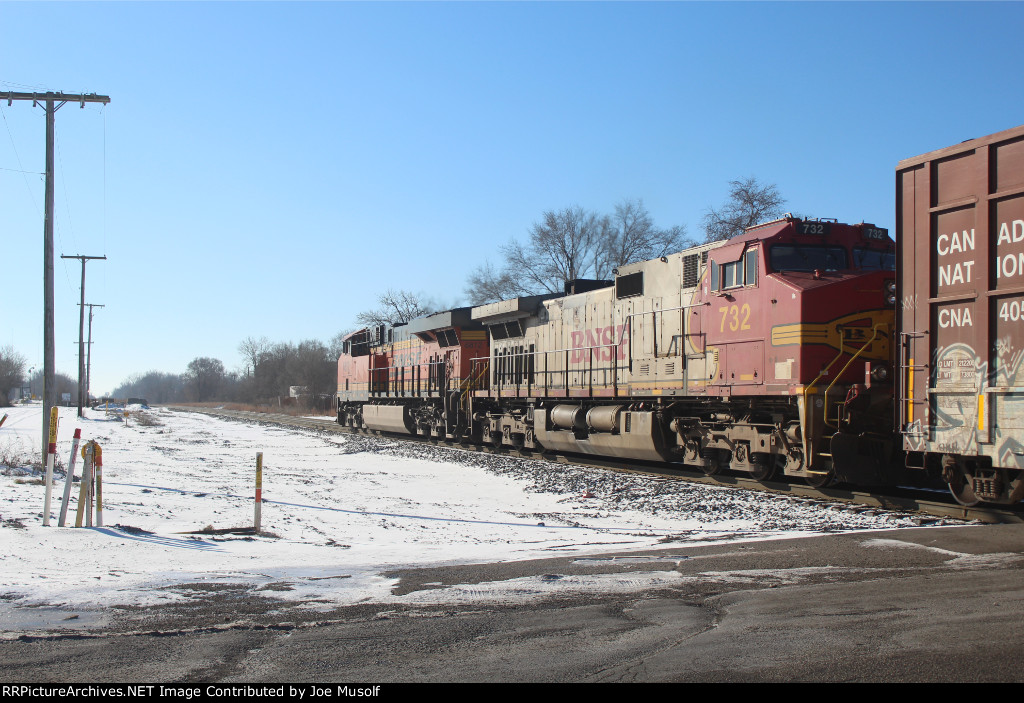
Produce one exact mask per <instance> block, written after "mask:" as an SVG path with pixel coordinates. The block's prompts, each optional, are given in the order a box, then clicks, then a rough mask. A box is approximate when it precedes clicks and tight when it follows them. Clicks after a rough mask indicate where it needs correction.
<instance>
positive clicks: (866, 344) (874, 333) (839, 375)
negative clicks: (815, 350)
mask: <svg viewBox="0 0 1024 703" xmlns="http://www.w3.org/2000/svg"><path fill="white" fill-rule="evenodd" d="M883 326H887V325H885V323H879V324H877V325H875V326H874V327H872V328H871V338H870V339H868V341H866V342H864V345H863V346H862V347H861V348H860V349H858V350H857V353H856V354H854V355H853V356H851V357H850V360H849V361H847V362H846V365H845V366H843V368H842V369H840V371H839V373H837V374H836V377H835V380H833V381H832V383H830V384H828V387H827V388H826V389H825V393H824V395H823V396H822V397H823V400H824V403H825V421H824V424H825V425H826V426H827V427H833V425H831V424H830V423H829V421H828V392H829V391H830V390H832V386H834V385H836V383H838V382H839V379H840V378H842V376H843V374H844V373H846V369H848V368H850V364H852V363H853V362H854V360H855V359H856V358H857V357H858V356H860V355H861V354H863V353H864V351H865V350H866V349H867V348H868V347H869V346H871V343H872V342H874V341H875V338H876V337H878V328H879V327H883ZM840 346H842V344H841V343H840ZM834 427H835V429H837V430H838V429H839V423H838V422H837V423H836V424H835V425H834Z"/></svg>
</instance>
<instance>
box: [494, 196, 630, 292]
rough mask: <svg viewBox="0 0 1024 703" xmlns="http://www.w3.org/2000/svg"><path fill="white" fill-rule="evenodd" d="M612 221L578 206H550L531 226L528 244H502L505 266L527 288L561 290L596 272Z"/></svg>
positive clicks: (542, 290)
mask: <svg viewBox="0 0 1024 703" xmlns="http://www.w3.org/2000/svg"><path fill="white" fill-rule="evenodd" d="M609 228H610V222H609V220H608V218H607V217H603V216H600V215H597V214H595V213H592V212H587V211H585V210H584V209H583V208H581V207H579V206H578V205H577V206H573V207H567V208H565V209H564V210H560V211H558V212H555V211H554V210H548V211H547V212H545V213H544V214H543V215H542V216H541V221H540V222H535V223H534V224H533V226H532V227H531V228H530V236H529V240H528V242H527V244H526V245H523V244H520V243H519V242H516V241H513V242H510V243H509V244H508V245H507V246H504V247H502V253H503V254H504V255H505V261H506V265H505V270H506V271H507V272H509V274H510V275H512V276H515V277H516V279H517V280H518V281H519V282H520V285H522V286H523V288H525V289H526V290H529V291H533V292H538V293H560V292H562V290H564V287H565V283H566V281H572V280H574V279H577V278H586V277H588V276H592V277H594V276H596V274H597V267H598V266H599V264H600V262H601V258H602V256H601V254H602V251H603V249H604V248H605V241H606V239H607V237H608V233H609Z"/></svg>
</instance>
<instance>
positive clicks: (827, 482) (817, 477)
mask: <svg viewBox="0 0 1024 703" xmlns="http://www.w3.org/2000/svg"><path fill="white" fill-rule="evenodd" d="M804 480H805V481H807V485H808V486H810V487H811V488H818V489H821V488H827V487H828V486H831V485H832V484H833V483H835V480H836V472H835V470H834V469H831V468H830V469H829V470H828V473H823V474H818V473H815V474H812V473H808V474H807V475H806V476H805V477H804Z"/></svg>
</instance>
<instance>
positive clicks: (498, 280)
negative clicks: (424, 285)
mask: <svg viewBox="0 0 1024 703" xmlns="http://www.w3.org/2000/svg"><path fill="white" fill-rule="evenodd" d="M687 244H689V242H688V241H687V240H686V228H685V227H682V226H676V227H670V228H668V229H661V228H659V227H657V226H656V225H655V224H654V221H653V219H652V218H651V216H650V213H648V212H647V209H646V208H645V207H644V204H643V201H642V200H623V201H622V202H620V203H619V204H618V205H616V206H615V214H614V215H610V216H609V215H598V214H595V213H592V212H587V211H585V210H583V209H582V208H580V207H578V206H574V207H569V208H565V209H564V210H559V211H554V210H549V211H547V212H545V213H544V214H543V215H542V217H541V221H540V222H536V223H534V224H533V226H532V227H531V228H530V232H529V239H528V241H527V242H526V243H525V244H523V243H520V242H516V241H513V242H510V243H509V244H508V245H506V246H503V247H501V253H502V254H503V255H504V257H505V264H504V266H503V267H502V268H501V269H500V270H497V269H495V268H494V267H493V266H492V265H491V264H490V262H486V263H485V264H483V265H482V266H478V267H477V268H476V269H475V270H474V271H473V273H471V274H470V276H469V278H468V279H467V281H466V288H465V293H466V296H467V297H468V298H469V302H470V304H472V305H483V304H485V303H493V302H495V301H497V300H507V299H508V298H514V297H516V296H520V295H535V294H538V293H561V292H562V291H563V290H564V289H565V283H566V282H567V281H571V280H573V279H576V278H597V279H606V278H611V276H612V269H613V268H615V267H616V266H621V265H623V264H628V263H631V262H633V261H643V260H645V259H653V258H656V257H659V256H664V255H665V254H667V253H669V252H672V251H678V250H680V249H682V248H684V247H686V246H687Z"/></svg>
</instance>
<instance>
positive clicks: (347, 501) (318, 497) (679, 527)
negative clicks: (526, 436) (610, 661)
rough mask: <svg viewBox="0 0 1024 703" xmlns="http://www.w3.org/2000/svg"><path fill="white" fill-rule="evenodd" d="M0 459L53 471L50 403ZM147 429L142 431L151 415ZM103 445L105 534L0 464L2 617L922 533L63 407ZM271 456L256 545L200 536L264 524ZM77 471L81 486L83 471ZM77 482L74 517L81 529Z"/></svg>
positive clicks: (384, 585) (506, 591)
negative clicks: (884, 532) (657, 550)
mask: <svg viewBox="0 0 1024 703" xmlns="http://www.w3.org/2000/svg"><path fill="white" fill-rule="evenodd" d="M2 412H7V413H8V414H9V417H8V419H7V421H6V422H5V423H4V425H3V426H2V427H0V461H3V460H4V458H5V457H7V458H8V461H9V463H13V464H19V465H21V466H24V462H19V461H17V460H16V459H17V457H19V456H20V457H22V458H23V459H24V460H28V459H31V458H32V455H33V450H35V452H36V458H38V447H39V446H40V443H41V424H42V421H41V406H40V405H31V406H25V407H16V408H8V409H6V410H5V411H0V414H2ZM144 420H145V422H144ZM76 426H78V427H81V428H82V436H83V440H88V439H94V440H96V441H97V442H99V443H100V445H101V446H102V449H103V521H104V527H93V528H80V529H75V528H59V527H57V526H56V525H57V516H58V513H59V510H60V499H61V495H62V492H63V476H62V474H61V473H60V472H58V473H57V479H56V480H55V486H54V490H53V504H52V511H51V514H52V518H51V526H50V527H43V526H42V510H43V500H44V495H43V494H44V486H43V485H42V482H41V481H39V480H38V478H39V475H38V472H37V473H35V474H34V475H26V471H25V470H22V469H19V468H10V467H8V468H4V467H2V466H0V600H3V601H6V607H7V608H10V607H11V606H23V605H42V604H47V605H64V606H74V607H79V608H81V607H93V606H109V605H146V604H156V603H165V602H171V601H177V600H182V599H186V598H188V597H189V593H193V592H195V591H194V587H192V586H188V587H186V584H196V583H203V584H218V583H241V584H245V585H249V586H251V587H252V589H253V591H252V592H253V593H256V594H260V593H264V594H267V595H272V596H274V597H276V598H287V599H294V600H297V601H301V602H303V603H305V604H306V607H333V606H336V605H342V604H350V603H357V602H365V601H372V602H381V603H386V602H390V603H405V602H407V603H424V602H433V603H439V602H463V601H466V600H470V599H475V600H479V599H482V598H494V599H502V598H512V597H527V596H534V595H543V594H545V593H546V592H549V590H550V589H552V588H558V589H560V590H561V591H563V592H564V591H566V590H567V589H571V590H577V591H592V592H596V591H604V590H609V589H615V588H630V589H639V588H645V587H651V586H656V585H659V584H663V585H671V584H672V583H673V579H674V578H675V576H676V574H675V572H673V571H651V572H647V573H644V572H640V571H632V572H630V574H629V578H628V579H617V578H615V577H614V576H603V577H602V576H594V577H571V578H570V577H566V578H562V579H558V580H557V582H555V583H548V582H547V581H545V580H544V579H533V580H523V579H518V580H516V581H512V582H504V583H495V584H474V585H473V587H472V588H471V589H470V588H459V587H450V588H443V589H442V588H439V589H435V590H429V591H421V592H418V593H414V594H410V595H408V596H396V595H392V593H391V587H392V585H394V583H395V580H394V579H391V578H387V577H385V576H384V575H383V574H384V573H385V572H388V571H390V570H394V569H396V568H401V567H415V566H437V565H444V564H459V563H475V562H499V561H511V560H522V559H532V558H539V557H550V556H556V555H580V556H581V557H582V556H585V555H591V556H592V555H600V554H602V553H609V552H612V551H615V552H621V551H627V550H634V549H640V548H649V547H657V546H666V545H667V546H673V547H677V546H684V545H690V544H699V543H703V542H708V541H711V540H714V541H721V540H724V539H729V540H744V539H745V540H749V539H758V538H767V537H779V536H800V535H809V534H819V533H821V532H824V531H839V530H865V529H889V528H894V527H904V526H906V527H909V526H912V525H913V523H912V522H911V521H910V520H909V519H906V518H900V517H894V516H890V515H884V514H882V515H872V514H850V513H847V512H842V511H837V510H829V509H825V508H823V507H821V506H814V505H805V504H802V503H799V502H794V501H791V500H789V499H786V498H782V497H774V496H770V495H766V494H758V493H756V492H749V491H740V490H734V489H730V488H719V487H706V486H697V485H692V484H686V483H683V482H676V481H670V480H657V479H651V478H647V477H634V476H627V475H621V474H616V473H611V472H603V471H598V470H590V469H582V468H576V467H568V466H564V465H560V464H553V463H548V462H543V461H532V460H523V459H516V458H509V457H499V456H493V455H488V454H478V453H474V452H461V451H456V450H451V449H444V448H437V447H429V446H418V445H412V444H408V443H401V442H393V441H389V440H382V439H378V438H370V437H362V436H348V435H335V434H330V433H317V432H315V431H300V430H290V429H283V428H279V427H271V426H261V425H255V424H245V423H241V422H232V421H226V420H220V419H215V418H211V417H208V416H204V415H198V414H192V413H182V412H172V411H168V410H162V409H154V410H151V411H139V414H138V415H136V416H133V417H131V418H130V419H129V420H128V422H127V424H126V423H125V422H124V419H123V417H121V416H119V415H111V416H107V415H106V414H104V413H103V412H97V411H87V417H86V418H84V419H78V418H76V417H75V410H74V409H62V410H61V423H60V433H59V437H58V454H57V456H58V461H59V464H60V465H61V466H66V465H67V463H68V457H69V453H70V451H71V437H72V434H73V431H74V428H75V427H76ZM257 452H263V498H264V501H265V502H264V503H263V505H262V527H263V530H264V531H265V532H266V533H268V534H266V535H264V536H260V537H255V538H253V537H245V536H240V535H228V534H224V535H214V534H207V535H196V534H190V533H193V532H196V531H199V530H203V529H204V528H206V527H208V526H210V527H212V528H214V529H223V528H230V527H246V526H251V524H252V521H253V512H254V510H253V507H254V506H253V493H254V483H255V473H256V471H255V466H256V453H257ZM81 466H82V462H81V459H79V460H78V463H77V466H76V474H77V473H80V471H81ZM77 496H78V485H77V484H76V485H75V486H74V490H73V491H72V504H71V507H70V510H69V518H68V524H71V525H73V524H74V514H75V500H76V499H77Z"/></svg>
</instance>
